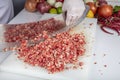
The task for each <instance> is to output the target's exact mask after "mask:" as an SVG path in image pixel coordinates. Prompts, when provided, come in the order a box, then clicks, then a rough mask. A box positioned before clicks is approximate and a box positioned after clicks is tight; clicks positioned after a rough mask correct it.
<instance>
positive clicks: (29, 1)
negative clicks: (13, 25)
mask: <svg viewBox="0 0 120 80" xmlns="http://www.w3.org/2000/svg"><path fill="white" fill-rule="evenodd" d="M36 5H37V2H36V1H34V0H26V3H25V9H26V10H27V11H29V12H35V11H36Z"/></svg>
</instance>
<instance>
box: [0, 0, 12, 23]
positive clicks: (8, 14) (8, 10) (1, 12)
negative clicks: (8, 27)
mask: <svg viewBox="0 0 120 80" xmlns="http://www.w3.org/2000/svg"><path fill="white" fill-rule="evenodd" d="M13 16H14V10H13V3H12V0H0V24H5V23H8V22H9V21H10V20H11V19H12V18H13Z"/></svg>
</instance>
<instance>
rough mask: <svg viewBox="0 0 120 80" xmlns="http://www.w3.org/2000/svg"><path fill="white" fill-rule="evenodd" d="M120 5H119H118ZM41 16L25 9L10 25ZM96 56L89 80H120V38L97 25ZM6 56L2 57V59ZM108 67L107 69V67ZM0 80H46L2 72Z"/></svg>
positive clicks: (34, 19)
mask: <svg viewBox="0 0 120 80" xmlns="http://www.w3.org/2000/svg"><path fill="white" fill-rule="evenodd" d="M117 4H118V3H117ZM118 5H120V4H118ZM41 16H42V15H41V14H40V13H38V12H36V13H29V12H27V11H25V10H24V9H23V10H22V11H21V12H20V13H19V14H18V15H17V16H16V17H15V18H14V19H13V20H11V21H10V23H24V22H29V21H30V22H32V21H36V20H39V19H40V18H41ZM96 27H97V31H96V42H95V52H94V53H95V54H96V55H95V56H91V57H92V61H91V64H92V66H91V71H90V74H89V80H108V79H109V80H120V36H118V35H117V34H115V35H109V34H106V33H104V32H103V31H101V29H100V28H99V26H98V25H97V26H96ZM4 57H5V55H4V54H3V55H0V59H1V60H2V58H4ZM95 62H96V63H97V64H94V63H95ZM104 65H106V66H107V67H105V66H104ZM0 80H44V79H40V78H34V77H30V76H24V75H19V74H12V73H6V72H0Z"/></svg>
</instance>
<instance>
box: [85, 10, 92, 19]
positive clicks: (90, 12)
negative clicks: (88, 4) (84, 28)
mask: <svg viewBox="0 0 120 80" xmlns="http://www.w3.org/2000/svg"><path fill="white" fill-rule="evenodd" d="M86 17H88V18H94V13H93V12H92V10H89V11H88V13H87V16H86Z"/></svg>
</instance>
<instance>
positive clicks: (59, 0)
mask: <svg viewBox="0 0 120 80" xmlns="http://www.w3.org/2000/svg"><path fill="white" fill-rule="evenodd" d="M56 1H57V2H62V3H63V2H64V0H56Z"/></svg>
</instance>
